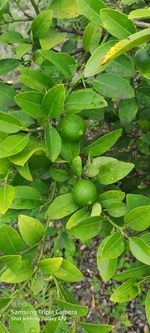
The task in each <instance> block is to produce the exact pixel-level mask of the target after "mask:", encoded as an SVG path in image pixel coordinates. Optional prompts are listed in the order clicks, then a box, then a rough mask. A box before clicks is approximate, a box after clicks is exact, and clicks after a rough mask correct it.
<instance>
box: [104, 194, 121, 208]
mask: <svg viewBox="0 0 150 333" xmlns="http://www.w3.org/2000/svg"><path fill="white" fill-rule="evenodd" d="M124 198H125V193H124V192H122V191H120V190H109V191H106V192H104V193H102V194H100V196H99V200H100V203H101V205H102V206H103V207H104V208H107V207H109V206H110V205H111V204H112V203H115V202H118V201H120V202H122V201H123V199H124Z"/></svg>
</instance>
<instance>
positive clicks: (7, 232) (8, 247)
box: [0, 224, 25, 254]
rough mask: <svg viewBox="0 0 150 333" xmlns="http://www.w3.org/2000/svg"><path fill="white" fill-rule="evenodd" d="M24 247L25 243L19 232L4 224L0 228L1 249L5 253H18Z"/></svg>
mask: <svg viewBox="0 0 150 333" xmlns="http://www.w3.org/2000/svg"><path fill="white" fill-rule="evenodd" d="M24 248H25V244H24V242H23V240H22V238H21V237H20V235H19V234H18V232H17V231H16V230H15V229H13V228H12V227H9V226H8V225H5V224H4V225H3V226H2V227H1V228H0V251H1V252H2V253H4V254H17V253H19V252H20V251H23V250H24Z"/></svg>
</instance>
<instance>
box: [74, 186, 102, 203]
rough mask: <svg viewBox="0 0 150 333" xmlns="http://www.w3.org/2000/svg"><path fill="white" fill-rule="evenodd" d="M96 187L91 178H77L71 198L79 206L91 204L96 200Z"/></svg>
mask: <svg viewBox="0 0 150 333" xmlns="http://www.w3.org/2000/svg"><path fill="white" fill-rule="evenodd" d="M97 195H98V194H97V189H96V186H95V184H94V183H93V182H92V181H91V180H86V179H84V180H79V181H78V182H77V183H76V184H75V185H74V186H73V190H72V197H73V200H74V201H75V202H76V203H77V204H78V205H80V206H87V205H91V204H93V203H94V202H95V201H96V200H97Z"/></svg>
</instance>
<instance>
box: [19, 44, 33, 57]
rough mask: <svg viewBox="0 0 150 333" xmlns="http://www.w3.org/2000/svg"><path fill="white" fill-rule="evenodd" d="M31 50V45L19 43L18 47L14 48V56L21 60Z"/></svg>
mask: <svg viewBox="0 0 150 333" xmlns="http://www.w3.org/2000/svg"><path fill="white" fill-rule="evenodd" d="M31 49H32V44H28V43H21V44H19V46H18V47H17V48H16V55H17V57H18V58H19V59H22V57H23V56H24V55H25V54H26V53H28V52H29V51H31Z"/></svg>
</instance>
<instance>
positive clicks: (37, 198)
mask: <svg viewBox="0 0 150 333" xmlns="http://www.w3.org/2000/svg"><path fill="white" fill-rule="evenodd" d="M41 203H42V197H41V195H40V193H39V191H38V190H36V189H35V188H33V187H31V186H16V187H15V194H14V200H13V203H12V205H11V208H12V209H32V208H36V207H39V206H40V205H41Z"/></svg>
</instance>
